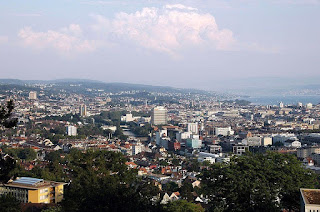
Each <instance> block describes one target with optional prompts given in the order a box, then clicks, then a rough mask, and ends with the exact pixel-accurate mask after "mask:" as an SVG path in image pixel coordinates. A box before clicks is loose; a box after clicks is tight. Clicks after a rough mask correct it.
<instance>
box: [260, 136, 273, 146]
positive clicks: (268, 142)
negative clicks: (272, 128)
mask: <svg viewBox="0 0 320 212" xmlns="http://www.w3.org/2000/svg"><path fill="white" fill-rule="evenodd" d="M269 145H272V138H271V137H263V138H262V146H269Z"/></svg>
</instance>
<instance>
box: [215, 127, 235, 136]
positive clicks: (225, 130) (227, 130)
mask: <svg viewBox="0 0 320 212" xmlns="http://www.w3.org/2000/svg"><path fill="white" fill-rule="evenodd" d="M214 134H215V135H222V136H229V135H233V134H234V131H233V130H231V127H216V128H214Z"/></svg>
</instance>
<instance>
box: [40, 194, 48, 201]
mask: <svg viewBox="0 0 320 212" xmlns="http://www.w3.org/2000/svg"><path fill="white" fill-rule="evenodd" d="M48 197H49V196H48V195H42V196H40V200H44V199H47V198H48Z"/></svg>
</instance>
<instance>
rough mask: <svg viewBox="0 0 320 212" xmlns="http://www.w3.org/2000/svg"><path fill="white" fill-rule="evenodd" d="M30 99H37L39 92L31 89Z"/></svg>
mask: <svg viewBox="0 0 320 212" xmlns="http://www.w3.org/2000/svg"><path fill="white" fill-rule="evenodd" d="M29 99H30V100H36V99H37V92H36V91H30V92H29Z"/></svg>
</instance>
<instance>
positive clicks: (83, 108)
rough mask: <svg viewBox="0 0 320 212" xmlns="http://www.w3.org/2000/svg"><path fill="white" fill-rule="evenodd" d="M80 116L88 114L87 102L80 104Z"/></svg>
mask: <svg viewBox="0 0 320 212" xmlns="http://www.w3.org/2000/svg"><path fill="white" fill-rule="evenodd" d="M79 111H80V116H82V117H84V116H87V106H86V105H85V104H82V105H80V109H79Z"/></svg>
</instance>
